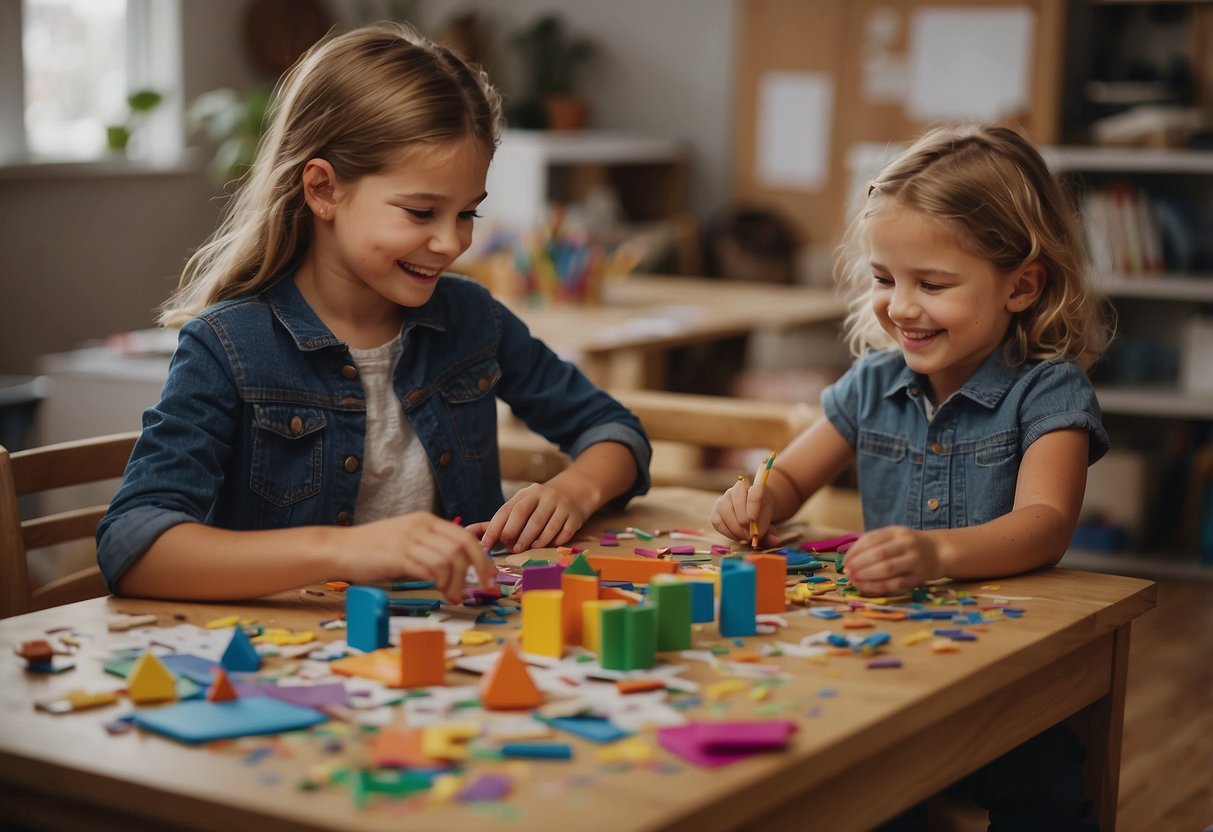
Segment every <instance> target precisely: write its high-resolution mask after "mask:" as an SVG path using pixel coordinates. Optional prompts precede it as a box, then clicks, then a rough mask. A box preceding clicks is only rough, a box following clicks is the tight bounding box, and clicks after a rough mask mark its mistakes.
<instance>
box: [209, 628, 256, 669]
mask: <svg viewBox="0 0 1213 832" xmlns="http://www.w3.org/2000/svg"><path fill="white" fill-rule="evenodd" d="M219 664H221V665H223V669H224V670H227V671H228V672H231V673H252V672H253V671H255V670H259V669H260V668H261V655H260V654H259V653H258V652H257V648H255V647H253V643H252V642H251V641H249V640H248V636H246V635H245V634H244V628H243V627H241V626H240V625H239V624H237V625H236V626H235V627H234V628H233V629H232V640H231V641H229V642H228V643H227V649H226V650H224V651H223V656H222V658H220V659H219Z"/></svg>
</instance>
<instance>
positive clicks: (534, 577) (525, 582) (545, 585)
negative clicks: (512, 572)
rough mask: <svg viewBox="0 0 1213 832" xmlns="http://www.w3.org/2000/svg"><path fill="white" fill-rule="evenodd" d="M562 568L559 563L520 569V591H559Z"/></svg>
mask: <svg viewBox="0 0 1213 832" xmlns="http://www.w3.org/2000/svg"><path fill="white" fill-rule="evenodd" d="M563 572H564V567H563V566H562V565H560V564H559V563H545V564H543V565H538V566H524V567H522V591H523V592H530V591H531V590H534V589H560V576H561V574H562V573H563Z"/></svg>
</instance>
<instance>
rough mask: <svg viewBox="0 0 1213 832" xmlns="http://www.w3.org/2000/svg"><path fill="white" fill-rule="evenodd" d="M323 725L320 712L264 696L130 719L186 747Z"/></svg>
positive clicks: (172, 708) (184, 705)
mask: <svg viewBox="0 0 1213 832" xmlns="http://www.w3.org/2000/svg"><path fill="white" fill-rule="evenodd" d="M327 721H328V717H327V716H326V715H325V714H323V713H321V712H320V711H316V710H313V709H311V708H300V707H299V706H297V705H291V704H289V703H287V702H280V701H279V700H277V699H270V698H269V697H265V696H254V697H249V698H247V699H235V700H233V701H231V702H207V701H206V700H202V699H197V700H193V701H190V702H181V703H178V704H176V705H169V706H167V707H164V708H156V709H154V710H150V711H140V712H139V713H136V714H135V715H134V722H135V724H136V725H138V726H140V727H141V728H145V729H147V730H148V731H154V732H156V733H157V734H163V735H164V736H166V737H171V738H173V739H175V740H179V741H181V742H187V743H199V742H210V741H212V740H224V739H232V738H234V737H250V736H254V735H257V734H277V733H280V732H282V731H295V730H298V729H300V728H308V727H310V726H312V725H319V724H320V723H321V722H327Z"/></svg>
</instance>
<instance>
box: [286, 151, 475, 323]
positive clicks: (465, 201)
mask: <svg viewBox="0 0 1213 832" xmlns="http://www.w3.org/2000/svg"><path fill="white" fill-rule="evenodd" d="M489 160H490V155H489V152H488V150H487V149H486V148H485V147H484V146H483V145H482V144H481V143H480V142H479V141H477V140H475V139H473V138H471V137H468V138H460V139H454V140H451V141H448V142H443V143H440V144H435V145H424V146H421V147H418V148H414V149H411V150H409V151H407V152H406V153H404V154H402V155H401V156H400V157H399V159H397V161H396V162H395V163H394V164H391V165H388V166H387V167H386V168H385V169H384V170H382V171H381V172H379V173H375V174H371V175H368V176H363V177H361V178H359V179H358V180H356V181H354V182H352V183H344V182H341V181H340V180H337V179H336V177H335V176H333V175H332V173H331V170H332V169H331V167H327V162H324V161H323V160H313V161H312V162H309V163H308V168H305V171H304V182H305V188H308V189H309V199H308V204H309V206H310V207H311V208H312V213H313V214H314V215H315V218H316V219H315V223H316V234H315V237H314V242H313V245H312V247H311V250H310V251H309V254H308V260H309V261H310V263H311V266H312V268H314V270H315V272H314V274H315V279H316V280H318V281H324V282H325V283H326V285H327V286H328V287H329V290H332V289H333V288H336V287H341V288H340V289H339V291H342V292H348V293H353V295H355V296H363V297H362V298H361V302H364V303H372V304H374V303H376V301H375V297H376V296H377V297H378V298H379V299H380V300H381V302H386V303H390V304H394V305H398V306H408V307H417V306H421V305H423V304H424V303H426V301H428V300H429V299H430V297H431V296H432V295H433V293H434V287H435V286H436V285H437V283H438V278H439V275H441V274H442V272H443V271H445V270H446V269H447V268H448V267H450V265H451V263H453V262H454V261H455V259H456V258H458V257H459V255H461V254H463V252H465V251H467V249H468V246H470V245H471V244H472V227H473V224H474V220H475V217H476V216H477V214H476V207H477V206H478V205H479V204H480V202H481V200H483V199H484V198H485V196H486V194H485V190H484V184H485V179H486V177H487V175H488V167H489ZM309 171H310V172H311V178H312V179H313V180H314V181H312V182H310V183H309ZM326 171H327V174H326ZM301 271H302V270H301ZM376 305H377V304H376Z"/></svg>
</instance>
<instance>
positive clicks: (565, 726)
mask: <svg viewBox="0 0 1213 832" xmlns="http://www.w3.org/2000/svg"><path fill="white" fill-rule="evenodd" d="M543 722H546V723H547V724H548V725H551V726H552V727H553V728H555V729H557V730H558V731H567V732H568V733H570V734H575V735H576V736H579V737H581V738H582V739H587V740H589V741H590V742H614V741H615V740H621V739H623V738H624V737H630V736H631V735H632V734H631V732H630V731H625V730H623V729H622V728H619V727H618V726H616V725H615V723H613V722H611V721H610V720H609V719H606V718H605V717H600V716H561V717H556V718H555V719H545V720H543Z"/></svg>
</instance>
